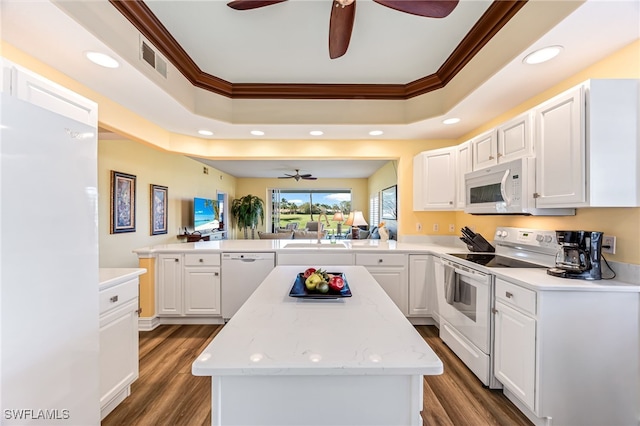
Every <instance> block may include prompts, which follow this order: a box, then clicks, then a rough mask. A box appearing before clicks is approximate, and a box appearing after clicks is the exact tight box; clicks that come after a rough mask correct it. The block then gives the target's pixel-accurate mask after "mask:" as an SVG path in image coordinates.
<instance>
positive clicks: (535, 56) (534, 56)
mask: <svg viewBox="0 0 640 426" xmlns="http://www.w3.org/2000/svg"><path fill="white" fill-rule="evenodd" d="M561 51H562V46H548V47H543V48H542V49H538V50H536V51H535V52H531V53H529V54H528V55H527V56H525V57H524V59H523V60H522V62H524V63H525V64H529V65H534V64H541V63H543V62H547V61H549V60H551V59H553V58H555V57H556V56H558V54H559V53H560V52H561Z"/></svg>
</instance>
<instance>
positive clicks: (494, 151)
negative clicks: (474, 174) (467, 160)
mask: <svg viewBox="0 0 640 426" xmlns="http://www.w3.org/2000/svg"><path fill="white" fill-rule="evenodd" d="M470 143H471V147H472V151H473V170H480V169H484V168H485V167H489V166H493V165H494V164H498V136H497V133H496V131H495V129H492V130H491V131H489V132H486V133H483V134H481V135H479V136H476V137H475V138H473V139H471V141H470Z"/></svg>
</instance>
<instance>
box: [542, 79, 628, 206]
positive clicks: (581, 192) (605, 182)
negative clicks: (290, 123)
mask: <svg viewBox="0 0 640 426" xmlns="http://www.w3.org/2000/svg"><path fill="white" fill-rule="evenodd" d="M534 111H535V123H536V125H535V150H536V157H537V162H536V163H537V166H536V193H537V207H540V208H544V207H589V206H590V207H635V206H639V205H640V183H639V181H638V178H637V175H638V166H639V165H638V163H639V161H640V155H639V152H640V146H639V145H638V134H639V130H638V114H639V95H638V80H632V79H628V80H624V79H621V80H589V81H587V82H585V83H583V84H581V85H579V86H577V87H575V88H573V89H570V90H568V91H566V92H564V93H562V94H560V95H558V96H556V97H554V98H552V99H551V100H549V101H547V102H545V103H543V104H541V105H539V106H538V107H536V108H535V109H534Z"/></svg>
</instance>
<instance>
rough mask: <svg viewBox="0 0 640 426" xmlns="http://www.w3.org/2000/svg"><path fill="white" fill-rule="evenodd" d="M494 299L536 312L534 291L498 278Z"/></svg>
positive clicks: (533, 313) (531, 312)
mask: <svg viewBox="0 0 640 426" xmlns="http://www.w3.org/2000/svg"><path fill="white" fill-rule="evenodd" d="M496 299H498V300H500V301H502V302H504V303H506V304H508V305H511V306H514V307H516V308H520V309H522V310H523V311H525V312H529V313H530V314H532V315H535V314H536V292H535V291H532V290H529V289H526V288H524V287H520V286H518V285H515V284H511V283H509V282H507V281H504V280H502V279H500V278H496Z"/></svg>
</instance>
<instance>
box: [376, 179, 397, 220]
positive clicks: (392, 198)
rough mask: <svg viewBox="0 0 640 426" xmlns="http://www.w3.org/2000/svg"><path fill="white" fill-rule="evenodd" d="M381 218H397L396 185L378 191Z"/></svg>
mask: <svg viewBox="0 0 640 426" xmlns="http://www.w3.org/2000/svg"><path fill="white" fill-rule="evenodd" d="M380 198H381V200H380V206H381V213H382V219H391V220H397V219H398V185H393V186H390V187H389V188H385V189H383V190H382V191H380Z"/></svg>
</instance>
